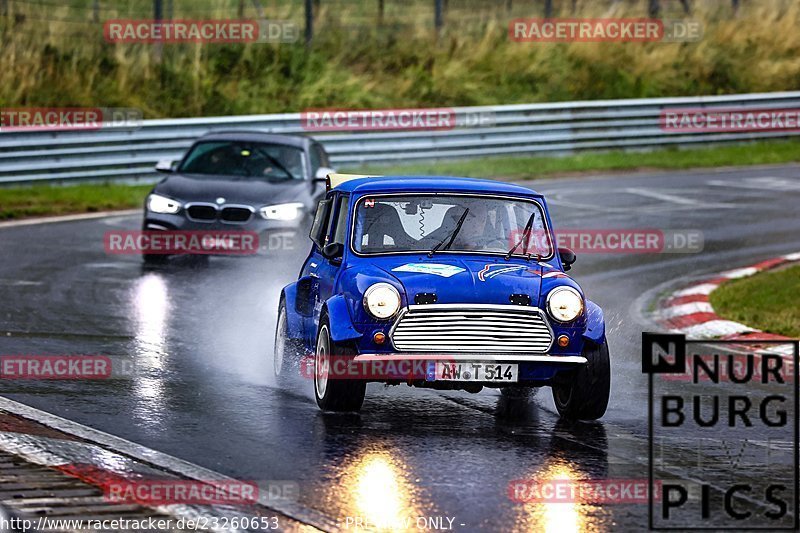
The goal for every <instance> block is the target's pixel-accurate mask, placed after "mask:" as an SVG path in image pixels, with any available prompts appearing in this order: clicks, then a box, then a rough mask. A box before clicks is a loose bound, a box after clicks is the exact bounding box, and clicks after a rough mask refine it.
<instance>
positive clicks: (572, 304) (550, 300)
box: [547, 287, 583, 322]
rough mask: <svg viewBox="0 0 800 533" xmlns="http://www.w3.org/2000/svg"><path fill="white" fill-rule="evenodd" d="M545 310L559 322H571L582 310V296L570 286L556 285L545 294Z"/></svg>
mask: <svg viewBox="0 0 800 533" xmlns="http://www.w3.org/2000/svg"><path fill="white" fill-rule="evenodd" d="M547 311H548V312H549V313H550V316H552V317H553V318H554V319H556V320H558V321H559V322H571V321H573V320H575V319H576V318H578V316H579V315H580V314H581V312H582V311H583V298H581V295H580V293H578V291H576V290H575V289H573V288H572V287H556V288H555V289H553V290H552V291H550V294H548V295H547Z"/></svg>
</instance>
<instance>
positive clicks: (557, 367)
mask: <svg viewBox="0 0 800 533" xmlns="http://www.w3.org/2000/svg"><path fill="white" fill-rule="evenodd" d="M437 363H439V364H448V365H449V364H459V363H464V364H466V365H476V364H478V365H480V364H484V363H488V364H495V363H497V364H507V363H508V364H516V365H517V368H518V376H519V377H518V381H515V382H508V383H503V382H498V381H469V382H468V383H471V384H473V385H483V386H490V387H504V386H509V385H516V384H521V385H526V384H527V385H535V386H541V385H547V384H550V383H551V382H552V380H553V379H554V378H555V377H556V376H557V375H558V374H559V373H560V372H569V371H571V370H574V369H575V368H577V367H579V366H581V365H584V364H586V363H587V360H586V358H585V357H583V356H580V355H548V354H519V353H513V354H502V353H496V354H485V353H451V354H431V353H393V354H359V355H356V356H355V357H354V358H353V359H352V365H353V366H354V367H356V368H360V369H361V370H362V372H363V375H364V376H366V377H367V379H368V381H377V382H382V383H399V382H404V381H405V382H417V383H418V384H423V383H424V384H427V386H432V385H444V386H451V385H453V384H458V383H467V382H466V381H465V382H460V381H438V380H437V379H436V378H435V370H434V368H435V366H436V365H437ZM393 373H395V374H394V376H393V375H392V374H393Z"/></svg>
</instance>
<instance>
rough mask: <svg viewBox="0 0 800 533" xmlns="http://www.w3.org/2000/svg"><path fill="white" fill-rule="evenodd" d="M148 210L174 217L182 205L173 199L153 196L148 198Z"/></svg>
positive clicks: (158, 195)
mask: <svg viewBox="0 0 800 533" xmlns="http://www.w3.org/2000/svg"><path fill="white" fill-rule="evenodd" d="M147 209H149V210H150V211H152V212H153V213H162V214H166V215H173V214H175V213H177V212H178V211H180V210H181V204H180V202H176V201H175V200H173V199H172V198H167V197H166V196H161V195H160V194H151V195H150V196H148V197H147Z"/></svg>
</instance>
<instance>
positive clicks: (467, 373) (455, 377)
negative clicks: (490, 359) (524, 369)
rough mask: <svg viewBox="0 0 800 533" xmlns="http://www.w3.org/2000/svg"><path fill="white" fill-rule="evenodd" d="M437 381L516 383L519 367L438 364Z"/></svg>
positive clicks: (495, 364) (509, 365) (493, 364)
mask: <svg viewBox="0 0 800 533" xmlns="http://www.w3.org/2000/svg"><path fill="white" fill-rule="evenodd" d="M436 381H484V382H486V381H490V382H495V383H516V382H517V381H519V365H517V364H502V363H481V362H475V363H447V362H437V363H436Z"/></svg>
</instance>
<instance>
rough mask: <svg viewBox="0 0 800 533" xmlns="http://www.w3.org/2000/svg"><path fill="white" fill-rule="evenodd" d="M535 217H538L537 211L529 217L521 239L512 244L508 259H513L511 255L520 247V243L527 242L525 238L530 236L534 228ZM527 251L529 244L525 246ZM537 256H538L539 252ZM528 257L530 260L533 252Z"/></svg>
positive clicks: (507, 255)
mask: <svg viewBox="0 0 800 533" xmlns="http://www.w3.org/2000/svg"><path fill="white" fill-rule="evenodd" d="M534 218H536V211H534V212H533V213H531V217H530V218H529V219H528V222H527V223H526V224H525V229H524V230H523V231H522V237H521V238H520V240H518V241H517V244H515V245H514V246H512V247H511V249H510V250H509V251H508V253H507V254H506V261H508V260H509V259H511V256H512V255H513V254H514V252H516V251H517V248H519V245H520V244H522V243H523V242H525V240H527V239H528V237H529V236H530V233H531V229H532V228H533V219H534ZM525 251H526V252H527V251H528V246H527V245H526V246H525ZM537 257H538V254H537ZM527 258H528V260H529V261H530V258H531V254H528V257H527Z"/></svg>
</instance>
